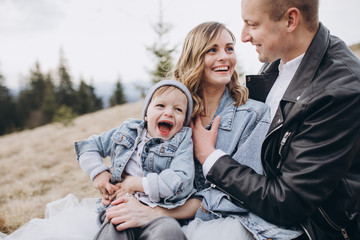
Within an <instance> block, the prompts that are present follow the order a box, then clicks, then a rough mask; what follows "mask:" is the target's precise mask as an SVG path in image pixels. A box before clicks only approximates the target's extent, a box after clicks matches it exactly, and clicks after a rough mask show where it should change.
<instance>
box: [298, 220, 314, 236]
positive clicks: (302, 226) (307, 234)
mask: <svg viewBox="0 0 360 240" xmlns="http://www.w3.org/2000/svg"><path fill="white" fill-rule="evenodd" d="M300 227H301V228H302V230H304V233H305V235H306V236H307V237H308V238H309V240H312V238H311V236H310V234H309V232H308V230H307V229H306V228H305V227H304V225H302V224H301V223H300Z"/></svg>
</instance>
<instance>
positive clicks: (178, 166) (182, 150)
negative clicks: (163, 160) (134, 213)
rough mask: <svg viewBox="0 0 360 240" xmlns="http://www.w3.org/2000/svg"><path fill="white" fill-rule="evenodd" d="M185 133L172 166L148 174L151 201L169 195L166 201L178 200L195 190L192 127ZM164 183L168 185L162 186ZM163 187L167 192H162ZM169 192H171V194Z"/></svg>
mask: <svg viewBox="0 0 360 240" xmlns="http://www.w3.org/2000/svg"><path fill="white" fill-rule="evenodd" d="M184 135H185V136H184V138H183V140H182V142H181V143H180V145H179V147H178V149H177V150H176V152H175V155H174V157H173V159H172V161H171V164H170V167H169V168H167V169H165V170H163V171H161V172H160V174H157V173H149V174H147V176H146V177H147V180H148V186H149V198H150V200H151V201H154V202H158V201H160V198H162V197H164V196H167V197H165V199H164V202H165V203H170V202H176V201H179V200H181V199H183V198H186V197H187V196H188V195H189V194H191V193H192V192H193V181H194V175H195V166H194V159H193V142H192V138H191V135H192V134H191V128H186V134H184ZM163 183H165V184H166V186H163V187H161V184H163ZM161 189H163V190H164V191H165V192H160V190H161ZM169 189H170V190H171V191H169ZM169 193H171V194H170V195H169Z"/></svg>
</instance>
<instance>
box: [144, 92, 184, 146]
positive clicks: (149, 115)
mask: <svg viewBox="0 0 360 240" xmlns="http://www.w3.org/2000/svg"><path fill="white" fill-rule="evenodd" d="M186 111H187V98H186V96H185V94H184V93H183V92H181V91H180V90H178V89H175V90H172V91H170V90H166V91H165V92H163V93H155V94H154V96H153V98H152V100H151V102H150V104H149V107H148V109H147V112H146V117H145V120H146V121H147V129H148V132H149V134H150V136H151V137H159V138H162V139H163V140H168V139H170V138H172V137H173V136H174V135H175V134H176V133H178V132H179V131H180V130H181V128H182V127H183V125H184V121H185V117H186Z"/></svg>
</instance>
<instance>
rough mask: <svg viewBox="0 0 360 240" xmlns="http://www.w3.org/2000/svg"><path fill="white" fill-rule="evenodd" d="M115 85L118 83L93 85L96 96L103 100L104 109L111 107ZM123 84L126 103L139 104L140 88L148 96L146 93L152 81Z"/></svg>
mask: <svg viewBox="0 0 360 240" xmlns="http://www.w3.org/2000/svg"><path fill="white" fill-rule="evenodd" d="M115 84H116V83H114V82H99V83H94V84H93V87H94V88H95V93H96V95H97V96H99V97H101V99H102V100H103V104H104V108H107V107H109V99H110V97H111V95H112V94H113V92H114V89H115ZM121 84H122V85H123V88H124V94H125V96H126V101H127V102H128V103H131V102H137V101H139V100H140V99H141V89H140V88H142V89H144V91H145V94H146V91H147V90H148V89H149V88H150V86H151V84H152V83H151V82H150V81H136V82H128V83H121ZM139 87H140V88H139Z"/></svg>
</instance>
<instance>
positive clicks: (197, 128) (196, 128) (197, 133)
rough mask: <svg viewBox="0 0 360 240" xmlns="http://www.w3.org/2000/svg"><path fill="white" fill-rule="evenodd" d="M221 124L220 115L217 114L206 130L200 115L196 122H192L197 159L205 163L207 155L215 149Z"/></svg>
mask: <svg viewBox="0 0 360 240" xmlns="http://www.w3.org/2000/svg"><path fill="white" fill-rule="evenodd" d="M219 124H220V116H216V117H215V119H214V121H213V124H212V126H211V129H210V130H206V129H205V128H204V127H203V126H202V124H201V119H200V117H197V118H196V120H195V124H194V123H193V122H191V124H190V127H191V128H192V139H193V142H194V153H195V157H196V159H197V160H198V161H199V162H200V163H201V165H203V164H204V162H205V160H206V159H207V157H208V156H209V155H210V154H211V153H212V152H214V151H215V144H216V138H217V131H218V128H219Z"/></svg>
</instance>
